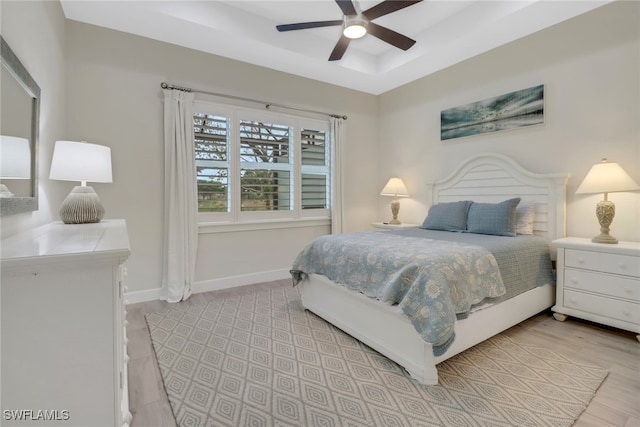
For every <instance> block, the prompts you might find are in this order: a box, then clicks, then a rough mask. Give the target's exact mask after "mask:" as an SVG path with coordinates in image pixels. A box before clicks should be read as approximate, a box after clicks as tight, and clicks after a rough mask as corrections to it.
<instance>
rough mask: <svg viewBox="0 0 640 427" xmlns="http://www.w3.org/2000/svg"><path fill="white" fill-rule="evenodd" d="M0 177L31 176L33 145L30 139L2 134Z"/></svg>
mask: <svg viewBox="0 0 640 427" xmlns="http://www.w3.org/2000/svg"><path fill="white" fill-rule="evenodd" d="M0 178H4V179H29V178H31V147H30V146H29V140H28V139H26V138H19V137H17V136H6V135H0Z"/></svg>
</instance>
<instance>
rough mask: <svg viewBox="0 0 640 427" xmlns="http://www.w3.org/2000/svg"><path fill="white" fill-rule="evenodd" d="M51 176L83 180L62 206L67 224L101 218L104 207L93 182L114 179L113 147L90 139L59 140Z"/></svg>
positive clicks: (50, 177) (55, 148) (61, 209)
mask: <svg viewBox="0 0 640 427" xmlns="http://www.w3.org/2000/svg"><path fill="white" fill-rule="evenodd" d="M49 179H57V180H62V181H80V182H81V185H78V186H76V187H74V188H73V190H71V192H70V193H69V195H68V196H67V197H66V198H65V199H64V201H63V202H62V205H61V206H60V212H59V214H60V219H61V220H62V221H63V222H64V223H65V224H90V223H95V222H100V220H101V219H102V217H103V216H104V212H105V210H104V207H103V206H102V202H101V201H100V198H99V197H98V195H97V194H96V192H95V191H94V190H93V188H92V187H90V186H87V181H90V182H112V175H111V149H110V148H109V147H106V146H104V145H97V144H89V143H87V142H74V141H56V145H55V147H54V150H53V159H52V160H51V172H50V173H49Z"/></svg>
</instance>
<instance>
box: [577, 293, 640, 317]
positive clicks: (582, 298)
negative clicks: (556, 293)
mask: <svg viewBox="0 0 640 427" xmlns="http://www.w3.org/2000/svg"><path fill="white" fill-rule="evenodd" d="M564 306H565V307H568V308H572V309H575V310H580V311H583V312H587V313H592V314H596V315H599V316H605V317H610V318H612V319H617V320H623V321H625V322H630V323H634V324H636V325H640V305H638V304H634V303H632V302H627V301H620V300H616V299H610V298H606V297H601V296H597V295H591V294H584V293H580V292H576V291H572V290H570V289H565V291H564Z"/></svg>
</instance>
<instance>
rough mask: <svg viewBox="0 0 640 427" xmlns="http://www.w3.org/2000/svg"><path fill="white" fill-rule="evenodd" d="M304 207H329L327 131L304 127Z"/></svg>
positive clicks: (301, 140)
mask: <svg viewBox="0 0 640 427" xmlns="http://www.w3.org/2000/svg"><path fill="white" fill-rule="evenodd" d="M300 144H301V149H302V161H301V163H302V209H327V208H328V207H329V174H328V171H329V168H328V165H327V159H328V146H327V132H326V131H318V130H313V129H302V130H301V135H300Z"/></svg>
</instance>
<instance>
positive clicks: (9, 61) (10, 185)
mask: <svg viewBox="0 0 640 427" xmlns="http://www.w3.org/2000/svg"><path fill="white" fill-rule="evenodd" d="M0 43H1V48H2V68H1V69H0V216H6V215H12V214H17V213H21V212H30V211H35V210H37V209H38V131H39V116H40V87H39V86H38V85H37V83H36V82H35V80H33V78H32V77H31V75H30V74H29V72H28V71H27V69H26V68H25V67H24V65H22V63H21V62H20V60H19V59H18V57H17V56H16V55H15V54H14V53H13V51H12V50H11V48H10V47H9V45H8V44H7V42H6V41H5V40H4V38H2V36H0Z"/></svg>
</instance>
